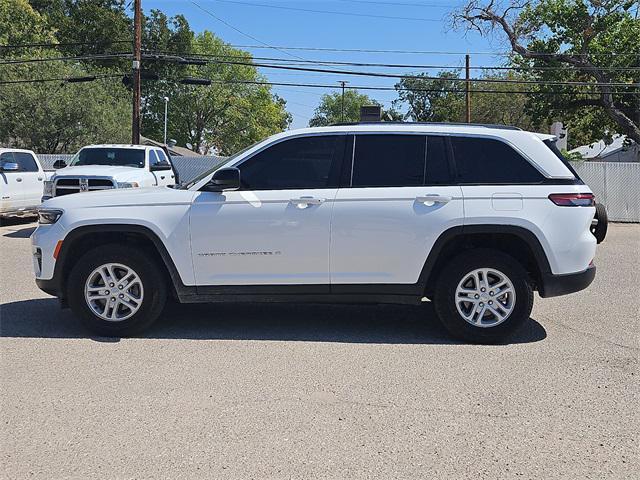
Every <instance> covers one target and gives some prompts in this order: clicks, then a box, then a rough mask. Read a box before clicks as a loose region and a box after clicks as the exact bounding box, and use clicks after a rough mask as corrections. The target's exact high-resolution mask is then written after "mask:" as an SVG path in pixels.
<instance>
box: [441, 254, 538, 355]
mask: <svg viewBox="0 0 640 480" xmlns="http://www.w3.org/2000/svg"><path fill="white" fill-rule="evenodd" d="M434 302H435V308H436V312H437V314H438V317H439V318H440V320H441V321H442V323H443V324H444V326H445V328H447V330H448V331H449V332H450V333H451V334H453V335H454V336H456V337H458V338H462V339H464V340H466V341H470V342H475V343H495V342H499V341H502V340H504V339H505V338H506V337H508V336H509V335H510V334H512V333H513V332H514V331H515V330H517V329H518V328H519V327H520V326H522V324H523V323H524V322H525V321H526V320H527V319H528V318H529V315H530V313H531V309H532V308H533V290H532V288H531V284H530V281H529V276H528V274H527V272H526V271H525V270H524V268H523V267H522V266H521V265H520V263H519V262H518V261H516V260H515V259H514V258H512V257H510V256H508V255H505V254H503V253H502V252H499V251H496V250H490V249H474V250H469V251H467V252H464V253H462V254H460V255H458V256H457V257H455V258H454V259H453V260H452V261H451V262H450V263H449V264H448V265H447V266H445V268H444V270H443V272H442V273H441V275H440V277H439V279H438V284H437V287H436V292H435V298H434Z"/></svg>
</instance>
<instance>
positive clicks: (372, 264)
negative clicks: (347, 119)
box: [331, 134, 464, 293]
mask: <svg viewBox="0 0 640 480" xmlns="http://www.w3.org/2000/svg"><path fill="white" fill-rule="evenodd" d="M352 165H353V167H352V171H351V175H350V178H349V180H348V186H346V187H344V188H341V189H340V190H339V191H338V194H337V196H336V200H335V206H334V210H333V220H332V225H331V232H332V233H331V285H332V287H331V288H332V291H333V292H335V293H339V292H351V293H366V292H368V291H369V290H370V289H371V286H372V285H373V284H400V285H411V284H415V283H416V282H417V281H418V278H419V276H420V272H421V270H422V267H423V265H424V263H425V261H426V258H427V256H428V254H429V251H430V249H431V247H432V246H433V245H434V243H435V241H436V240H437V238H438V237H439V236H440V234H441V233H442V232H444V231H445V230H446V229H448V228H450V227H453V226H457V225H462V223H463V218H464V213H463V201H462V192H461V189H460V187H458V186H454V185H452V183H453V182H452V181H451V173H452V172H451V168H450V162H449V160H448V155H447V152H446V141H445V139H444V138H443V137H438V136H425V135H401V134H384V135H383V134H362V135H357V136H356V137H355V148H354V157H353V162H352Z"/></svg>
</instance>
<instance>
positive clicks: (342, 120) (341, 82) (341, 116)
mask: <svg viewBox="0 0 640 480" xmlns="http://www.w3.org/2000/svg"><path fill="white" fill-rule="evenodd" d="M338 83H340V85H342V107H341V109H340V121H341V122H342V123H344V86H345V85H346V84H347V83H349V82H346V81H344V80H340V81H339V82H338Z"/></svg>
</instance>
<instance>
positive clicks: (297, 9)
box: [215, 0, 442, 22]
mask: <svg viewBox="0 0 640 480" xmlns="http://www.w3.org/2000/svg"><path fill="white" fill-rule="evenodd" d="M215 1H216V2H224V3H233V4H236V5H243V6H247V7H261V8H275V9H279V10H290V11H295V12H305V13H321V14H328V15H344V16H349V17H368V18H380V19H385V20H411V21H418V22H441V21H442V20H441V19H436V18H420V17H395V16H391V15H374V14H371V13H354V12H338V11H334V10H314V9H310V8H298V7H284V6H282V5H269V4H265V3H252V2H240V1H236V0H215Z"/></svg>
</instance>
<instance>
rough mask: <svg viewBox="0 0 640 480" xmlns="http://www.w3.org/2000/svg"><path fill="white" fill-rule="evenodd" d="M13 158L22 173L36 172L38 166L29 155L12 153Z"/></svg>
mask: <svg viewBox="0 0 640 480" xmlns="http://www.w3.org/2000/svg"><path fill="white" fill-rule="evenodd" d="M13 158H15V162H16V163H17V164H18V166H19V167H20V170H22V171H23V172H37V171H38V164H37V163H36V161H35V159H34V158H33V157H32V156H31V154H30V153H24V152H14V153H13Z"/></svg>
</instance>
